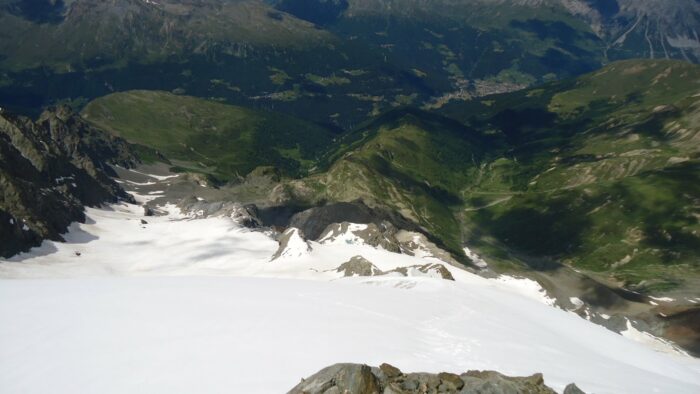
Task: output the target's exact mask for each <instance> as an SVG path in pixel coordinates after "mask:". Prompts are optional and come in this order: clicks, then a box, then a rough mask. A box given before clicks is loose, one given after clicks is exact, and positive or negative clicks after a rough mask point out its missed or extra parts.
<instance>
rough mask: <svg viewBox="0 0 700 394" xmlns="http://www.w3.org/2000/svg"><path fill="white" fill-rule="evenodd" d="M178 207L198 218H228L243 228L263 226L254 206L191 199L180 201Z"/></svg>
mask: <svg viewBox="0 0 700 394" xmlns="http://www.w3.org/2000/svg"><path fill="white" fill-rule="evenodd" d="M178 207H179V208H180V209H181V210H182V211H183V212H187V213H188V214H189V215H190V216H192V217H196V218H203V217H210V216H226V217H229V218H231V219H232V220H233V221H235V222H236V223H238V224H240V225H241V226H243V227H248V228H260V227H262V226H263V223H262V221H261V220H260V218H259V217H258V208H257V207H256V206H255V205H254V204H247V205H241V204H239V203H237V202H231V201H216V202H207V201H199V200H197V199H196V198H194V197H191V198H186V199H184V200H182V201H180V203H179V204H178Z"/></svg>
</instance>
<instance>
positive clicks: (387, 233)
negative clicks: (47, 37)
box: [318, 222, 401, 253]
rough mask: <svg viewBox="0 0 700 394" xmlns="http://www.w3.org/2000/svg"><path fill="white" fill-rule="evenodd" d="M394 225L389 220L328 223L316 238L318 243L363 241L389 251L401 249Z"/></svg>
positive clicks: (396, 251) (395, 251)
mask: <svg viewBox="0 0 700 394" xmlns="http://www.w3.org/2000/svg"><path fill="white" fill-rule="evenodd" d="M396 233H397V230H396V227H394V225H392V224H391V223H389V222H382V223H380V224H378V225H377V224H374V223H369V224H357V223H348V222H342V223H333V224H330V225H328V227H326V229H325V230H324V231H323V233H321V235H320V236H319V238H318V241H319V242H320V243H333V242H337V241H341V242H347V243H363V244H365V245H370V246H374V247H380V248H382V249H384V250H387V251H389V252H394V253H398V252H400V251H401V248H400V246H399V242H398V241H397V240H396V237H395V236H394V235H395V234H396Z"/></svg>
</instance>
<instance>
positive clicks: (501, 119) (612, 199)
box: [84, 60, 700, 292]
mask: <svg viewBox="0 0 700 394" xmlns="http://www.w3.org/2000/svg"><path fill="white" fill-rule="evenodd" d="M84 116H85V117H86V118H87V119H88V120H90V121H91V122H93V123H94V124H95V125H97V126H100V127H103V128H106V129H108V130H111V131H112V132H114V133H115V134H118V135H121V136H123V137H125V138H126V139H127V140H129V141H130V142H133V143H138V144H141V145H144V146H147V147H150V148H154V149H158V150H159V151H160V152H161V153H162V154H164V155H165V156H166V157H167V158H169V159H171V160H172V161H173V162H174V163H175V164H177V165H179V166H181V167H183V168H185V169H192V170H194V171H199V172H207V173H210V174H213V175H214V176H216V177H218V178H220V179H232V178H235V177H236V176H237V175H243V174H245V173H247V172H248V171H250V170H252V169H254V168H255V167H257V166H262V165H272V166H277V167H279V168H281V169H283V170H285V172H286V174H287V175H288V178H287V179H286V180H283V181H282V184H283V187H282V188H277V189H276V193H277V194H276V196H275V201H284V200H286V201H287V202H289V203H290V204H294V205H301V206H308V205H314V204H323V203H325V202H332V201H354V200H357V199H361V200H363V201H364V202H365V203H367V204H368V205H370V206H376V207H382V208H388V209H391V210H394V211H396V212H398V213H400V214H401V215H403V216H404V217H405V218H407V219H410V220H412V221H413V222H415V223H417V224H418V225H420V226H422V227H423V228H424V230H425V232H426V233H429V234H431V235H432V236H433V237H434V238H435V239H436V240H437V241H439V243H441V244H442V245H443V246H444V247H446V248H447V249H449V250H450V251H451V252H453V253H454V254H455V255H458V256H460V255H461V258H462V259H464V260H466V257H465V256H464V255H462V248H463V246H465V245H468V246H469V247H470V248H473V249H475V250H477V251H479V252H481V254H483V255H484V256H485V257H486V258H487V260H489V261H490V262H492V263H493V264H494V265H496V266H498V265H503V266H504V267H505V266H508V267H510V268H513V267H518V266H521V264H525V265H528V266H530V267H533V268H536V269H546V268H547V267H551V266H552V264H556V263H566V264H568V265H571V266H573V267H575V268H578V269H582V270H586V271H587V272H592V273H597V274H598V275H599V276H601V277H603V278H605V279H608V280H612V281H618V282H620V283H622V284H624V285H625V286H627V287H632V288H636V289H638V290H640V291H651V292H653V291H660V290H666V289H670V288H674V287H676V286H682V285H683V284H685V283H688V282H687V279H688V278H697V277H698V276H697V275H698V274H700V265H699V263H698V261H700V259H699V258H700V256H699V254H700V237H699V235H698V234H700V223H699V222H698V218H699V217H700V187H699V186H698V185H700V183H699V182H698V181H699V180H700V179H698V178H700V172H699V170H700V168H699V167H700V163H699V159H700V67H699V66H696V65H693V64H690V63H684V62H677V61H640V60H634V61H624V62H618V63H614V64H611V65H609V66H607V67H604V68H603V69H601V70H599V71H596V72H594V73H591V74H587V75H585V76H583V77H580V78H578V79H570V80H565V81H561V82H554V83H550V84H546V85H543V86H540V87H537V88H533V89H529V90H523V91H519V92H515V93H509V94H504V95H497V96H489V97H485V98H482V99H478V100H472V101H470V102H466V103H450V104H448V105H446V106H444V107H443V108H442V109H441V110H440V113H439V114H438V113H435V112H432V113H431V112H426V111H423V110H417V109H410V108H399V109H395V110H393V111H390V112H387V113H385V114H384V115H382V116H379V117H378V118H376V119H374V120H371V121H369V122H368V123H367V124H365V125H363V126H361V127H358V128H356V129H355V130H354V131H351V132H345V133H343V134H339V135H333V134H332V133H330V132H329V131H327V130H325V129H323V128H320V127H318V126H314V125H311V124H308V123H305V122H301V121H299V120H295V119H292V118H288V117H281V116H279V115H273V114H270V113H264V112H262V113H261V112H256V111H250V110H245V109H242V108H238V107H232V106H228V105H225V104H221V103H216V102H213V101H205V100H201V99H196V98H191V97H183V96H176V95H172V94H167V93H160V92H130V93H126V94H116V95H111V96H107V97H106V98H103V99H99V100H96V101H95V102H93V103H91V104H89V105H88V106H87V107H86V109H85V111H84ZM251 152H253V153H252V154H251ZM280 190H282V192H280ZM280 193H282V194H280Z"/></svg>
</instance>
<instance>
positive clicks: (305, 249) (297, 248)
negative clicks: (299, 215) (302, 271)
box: [272, 228, 311, 260]
mask: <svg viewBox="0 0 700 394" xmlns="http://www.w3.org/2000/svg"><path fill="white" fill-rule="evenodd" d="M278 242H279V247H278V248H277V251H276V252H275V254H274V255H272V260H277V259H279V258H282V257H287V258H294V257H301V256H304V255H306V254H307V253H309V252H311V245H309V243H308V242H306V241H305V240H304V238H303V237H302V236H301V234H300V233H299V229H296V228H288V229H287V230H285V232H283V233H282V235H280V237H279V240H278Z"/></svg>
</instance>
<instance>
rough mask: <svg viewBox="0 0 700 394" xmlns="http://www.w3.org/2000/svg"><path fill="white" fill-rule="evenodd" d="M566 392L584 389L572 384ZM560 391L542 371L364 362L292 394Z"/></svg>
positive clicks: (336, 369) (316, 378)
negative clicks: (417, 369) (408, 367)
mask: <svg viewBox="0 0 700 394" xmlns="http://www.w3.org/2000/svg"><path fill="white" fill-rule="evenodd" d="M564 392H565V393H566V394H582V393H583V392H582V391H581V390H579V389H578V387H576V385H574V384H571V385H569V386H567V388H566V390H565V391H564ZM336 393H337V394H341V393H342V394H375V393H376V394H380V393H383V394H419V393H420V394H426V393H460V394H487V393H488V394H525V393H527V394H556V392H555V391H554V390H552V389H551V388H549V387H548V386H547V385H545V384H544V378H543V376H542V374H534V375H532V376H528V377H510V376H505V375H502V374H500V373H498V372H494V371H469V372H466V373H463V374H461V375H457V374H453V373H447V372H443V373H439V374H429V373H409V374H404V373H403V372H401V371H400V370H399V369H398V368H396V367H394V366H391V365H389V364H382V365H381V366H379V368H375V367H369V366H367V365H360V364H335V365H332V366H330V367H327V368H324V369H322V370H321V371H319V372H317V373H316V374H314V375H312V376H311V377H309V378H307V379H303V380H302V382H301V383H299V384H298V385H297V386H296V387H294V388H293V389H292V390H291V391H289V393H288V394H336Z"/></svg>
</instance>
